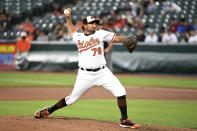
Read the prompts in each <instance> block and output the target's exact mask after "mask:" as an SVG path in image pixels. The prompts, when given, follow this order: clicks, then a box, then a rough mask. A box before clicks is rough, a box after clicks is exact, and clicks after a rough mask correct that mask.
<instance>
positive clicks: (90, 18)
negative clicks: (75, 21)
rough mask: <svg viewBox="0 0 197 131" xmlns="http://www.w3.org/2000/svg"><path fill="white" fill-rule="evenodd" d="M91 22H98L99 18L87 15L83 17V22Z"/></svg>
mask: <svg viewBox="0 0 197 131" xmlns="http://www.w3.org/2000/svg"><path fill="white" fill-rule="evenodd" d="M91 22H96V24H99V20H98V19H95V18H94V17H93V16H87V17H85V18H84V19H83V24H88V23H91Z"/></svg>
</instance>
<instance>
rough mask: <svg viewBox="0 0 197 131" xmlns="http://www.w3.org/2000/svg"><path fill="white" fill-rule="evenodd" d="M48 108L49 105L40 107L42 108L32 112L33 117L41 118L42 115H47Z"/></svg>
mask: <svg viewBox="0 0 197 131" xmlns="http://www.w3.org/2000/svg"><path fill="white" fill-rule="evenodd" d="M49 108H50V107H49V106H47V107H45V108H44V109H42V110H38V111H36V112H35V114H34V117H35V118H42V117H45V116H48V115H49V111H48V109H49Z"/></svg>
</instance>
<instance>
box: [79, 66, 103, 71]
mask: <svg viewBox="0 0 197 131" xmlns="http://www.w3.org/2000/svg"><path fill="white" fill-rule="evenodd" d="M79 68H80V69H81V70H85V71H92V72H97V71H99V70H101V69H104V68H105V66H102V67H99V68H94V69H84V68H82V67H79Z"/></svg>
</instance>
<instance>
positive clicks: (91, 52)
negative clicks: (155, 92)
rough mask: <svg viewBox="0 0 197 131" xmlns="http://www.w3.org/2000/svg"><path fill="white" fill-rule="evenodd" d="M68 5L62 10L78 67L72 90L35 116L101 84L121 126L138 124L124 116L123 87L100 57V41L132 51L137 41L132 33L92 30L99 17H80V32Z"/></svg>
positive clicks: (124, 97) (69, 103)
mask: <svg viewBox="0 0 197 131" xmlns="http://www.w3.org/2000/svg"><path fill="white" fill-rule="evenodd" d="M70 15H71V9H70V8H68V9H66V10H65V16H66V19H67V26H68V32H69V34H70V35H71V36H72V38H73V40H74V41H75V43H76V45H77V47H78V54H79V63H78V66H79V69H78V75H77V79H76V82H75V85H74V88H73V90H72V93H71V94H70V95H69V96H67V97H65V98H62V99H61V100H60V101H58V102H57V103H56V104H55V105H53V106H52V107H45V108H44V109H41V110H38V111H36V112H35V115H34V116H35V118H42V117H45V116H48V115H49V114H51V113H53V112H54V111H55V110H57V109H60V108H62V107H65V106H69V105H72V104H74V103H75V102H76V101H77V100H79V98H80V97H81V96H82V95H83V94H84V93H85V92H86V91H87V90H88V89H90V88H92V87H94V86H102V87H103V88H105V89H107V90H109V91H110V92H111V93H112V94H113V95H114V96H116V97H117V102H118V107H119V109H120V112H121V116H122V118H121V122H120V126H121V127H128V128H134V129H136V128H139V125H138V124H135V123H133V122H132V121H131V120H129V118H128V116H127V103H126V91H125V88H124V87H123V86H122V84H121V83H120V82H119V80H118V79H117V78H116V77H115V76H114V75H113V74H112V72H111V71H110V70H109V69H108V68H107V67H106V61H105V58H104V46H103V44H104V41H105V42H108V43H111V42H114V43H119V42H122V43H123V45H124V46H126V47H127V49H128V51H129V52H132V51H133V49H134V47H135V46H136V44H137V39H136V37H135V36H130V37H128V36H117V35H116V34H115V33H112V32H108V31H105V30H96V29H97V24H98V23H99V20H97V19H95V18H94V17H92V16H88V17H85V18H84V19H83V31H84V32H83V33H78V32H76V30H75V27H74V25H73V23H72V20H71V16H70Z"/></svg>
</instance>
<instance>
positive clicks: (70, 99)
mask: <svg viewBox="0 0 197 131" xmlns="http://www.w3.org/2000/svg"><path fill="white" fill-rule="evenodd" d="M78 99H79V98H78V97H70V96H67V97H66V98H65V102H66V104H67V105H72V104H74V103H75V102H77V100H78Z"/></svg>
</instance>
